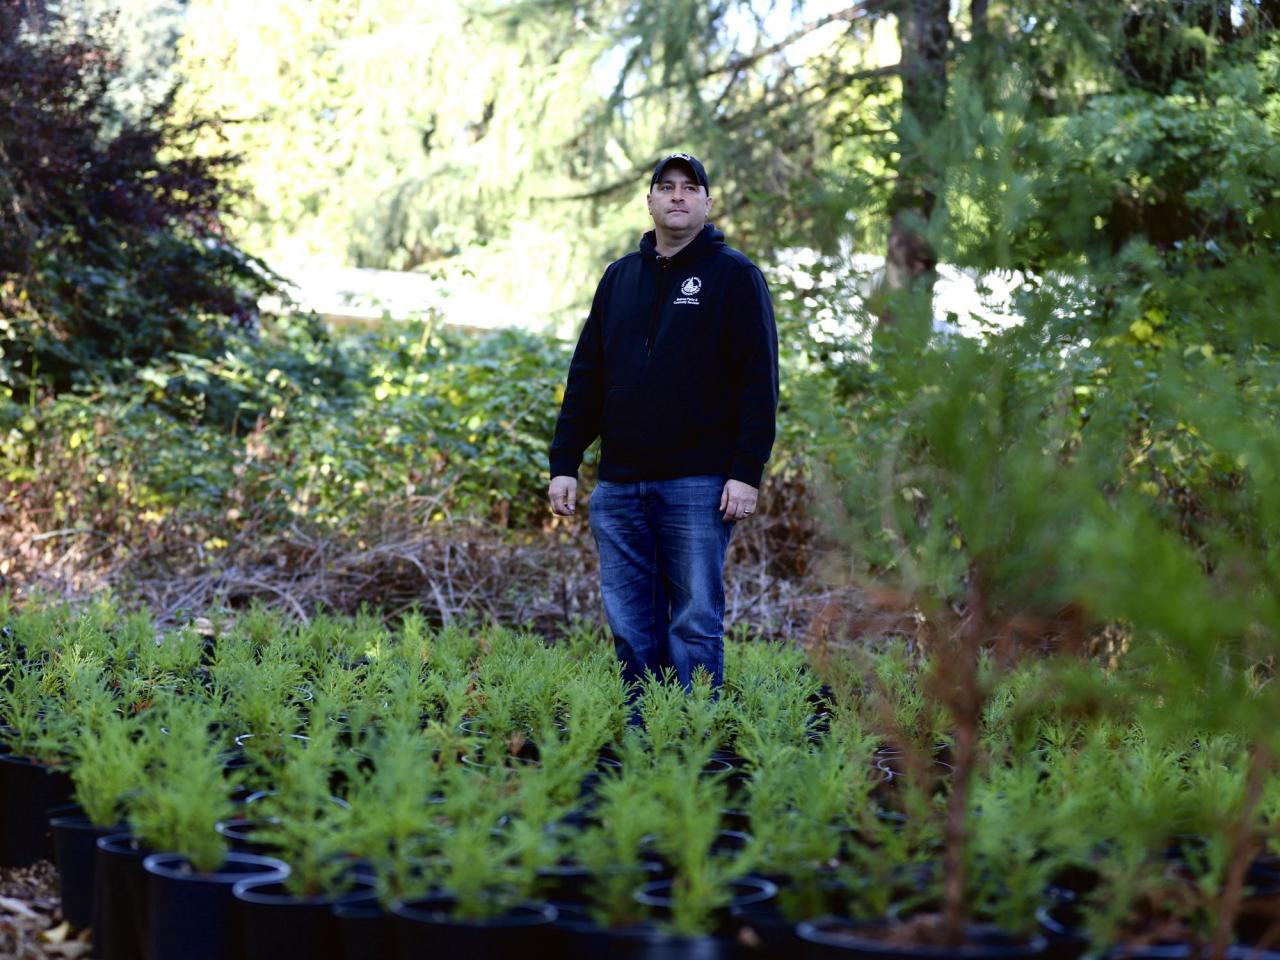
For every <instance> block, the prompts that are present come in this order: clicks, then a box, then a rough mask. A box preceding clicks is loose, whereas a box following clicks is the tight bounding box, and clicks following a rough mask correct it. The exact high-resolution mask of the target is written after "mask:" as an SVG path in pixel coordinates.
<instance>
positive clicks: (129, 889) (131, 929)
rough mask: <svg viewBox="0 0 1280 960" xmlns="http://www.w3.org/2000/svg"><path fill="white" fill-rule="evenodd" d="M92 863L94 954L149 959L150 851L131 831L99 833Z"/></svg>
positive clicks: (116, 959) (104, 958) (106, 958)
mask: <svg viewBox="0 0 1280 960" xmlns="http://www.w3.org/2000/svg"><path fill="white" fill-rule="evenodd" d="M95 847H96V853H95V857H94V865H93V908H92V912H91V915H90V916H91V922H90V926H92V927H93V947H94V955H95V956H97V957H99V958H101V960H148V957H149V956H150V954H149V953H148V952H147V925H148V918H149V914H148V912H147V883H146V877H147V875H146V874H145V873H143V871H142V861H143V859H144V858H145V857H146V856H147V854H148V853H150V851H149V850H146V849H145V848H143V847H142V846H140V845H139V844H138V842H137V841H136V840H135V839H134V838H133V835H132V834H128V833H113V834H108V835H107V836H105V837H99V838H98V841H97V843H96V844H95Z"/></svg>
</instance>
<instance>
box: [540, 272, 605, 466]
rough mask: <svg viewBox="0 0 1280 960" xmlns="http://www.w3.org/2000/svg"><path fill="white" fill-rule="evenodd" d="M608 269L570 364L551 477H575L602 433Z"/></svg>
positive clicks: (552, 458) (553, 454)
mask: <svg viewBox="0 0 1280 960" xmlns="http://www.w3.org/2000/svg"><path fill="white" fill-rule="evenodd" d="M608 280H609V273H608V272H607V271H606V272H605V275H604V277H603V278H601V280H600V285H599V286H598V287H596V295H595V297H594V299H593V300H592V302H591V312H590V313H589V314H588V315H587V322H586V324H584V325H583V327H582V333H581V334H580V335H579V336H578V345H577V347H576V348H575V349H574V351H573V360H572V361H571V362H570V363H569V377H568V380H567V382H566V383H565V389H564V401H563V402H562V403H561V404H560V417H559V419H557V420H556V432H555V437H554V438H553V439H552V441H551V456H550V461H551V476H552V477H576V476H577V475H578V465H579V464H581V463H582V454H583V452H584V451H585V450H586V449H587V447H589V446H591V443H592V441H593V440H595V438H596V437H597V436H599V435H600V421H601V418H602V417H603V415H604V331H603V318H602V316H601V314H602V311H603V309H604V303H605V292H604V290H605V285H606V284H607V283H608Z"/></svg>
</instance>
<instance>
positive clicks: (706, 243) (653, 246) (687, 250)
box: [640, 223, 724, 263]
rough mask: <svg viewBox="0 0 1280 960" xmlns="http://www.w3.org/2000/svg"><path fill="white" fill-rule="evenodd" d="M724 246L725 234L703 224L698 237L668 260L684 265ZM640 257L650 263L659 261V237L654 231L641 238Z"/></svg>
mask: <svg viewBox="0 0 1280 960" xmlns="http://www.w3.org/2000/svg"><path fill="white" fill-rule="evenodd" d="M723 246H724V233H723V232H722V231H720V230H717V229H716V227H715V225H714V224H710V223H706V224H703V226H702V230H701V231H700V232H699V233H698V234H697V236H695V237H694V238H693V239H692V240H690V241H689V242H688V243H686V244H685V245H684V246H683V247H681V248H680V249H679V250H677V251H676V252H675V254H674V255H673V256H670V257H667V260H669V261H670V262H671V263H684V262H685V261H687V260H696V259H698V258H699V257H702V256H705V255H706V254H708V253H711V252H713V251H715V250H719V249H720V248H721V247H723ZM640 255H641V256H642V257H644V258H645V259H646V260H650V261H656V260H658V259H659V254H658V237H657V234H656V233H655V232H654V231H652V230H650V231H649V232H648V233H646V234H645V235H644V236H643V237H641V238H640Z"/></svg>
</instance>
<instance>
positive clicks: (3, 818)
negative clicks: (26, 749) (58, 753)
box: [0, 753, 75, 867]
mask: <svg viewBox="0 0 1280 960" xmlns="http://www.w3.org/2000/svg"><path fill="white" fill-rule="evenodd" d="M74 790H75V787H74V785H73V784H72V782H71V777H70V775H68V773H67V771H66V770H64V769H63V768H61V767H51V766H48V765H46V764H43V763H37V762H36V761H35V760H28V759H27V758H25V757H15V756H13V755H12V754H8V753H4V754H0V867H25V866H27V865H28V864H32V863H35V862H36V861H37V860H52V859H53V856H54V851H53V833H52V832H51V831H50V829H49V811H50V810H52V809H53V808H54V807H63V806H66V805H67V804H68V803H70V802H71V795H72V793H73V792H74Z"/></svg>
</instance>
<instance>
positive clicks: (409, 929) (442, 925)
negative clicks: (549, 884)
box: [391, 896, 556, 960]
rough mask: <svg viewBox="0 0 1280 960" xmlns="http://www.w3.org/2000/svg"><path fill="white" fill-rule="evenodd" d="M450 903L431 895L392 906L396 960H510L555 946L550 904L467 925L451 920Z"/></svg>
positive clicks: (553, 913)
mask: <svg viewBox="0 0 1280 960" xmlns="http://www.w3.org/2000/svg"><path fill="white" fill-rule="evenodd" d="M454 903H455V901H454V899H453V898H452V897H447V896H436V897H424V898H423V899H420V900H411V901H397V902H396V903H395V904H393V905H392V907H391V912H392V913H393V914H394V915H395V927H396V945H397V952H396V954H395V956H396V957H397V958H398V960H438V958H440V957H460V958H465V960H510V958H512V957H522V956H530V957H536V956H542V955H549V954H550V953H551V951H552V950H553V948H554V946H555V930H554V928H553V926H552V924H554V923H555V920H556V910H555V908H554V907H552V906H550V905H549V904H538V903H526V904H520V905H518V906H516V907H514V908H512V909H511V910H510V911H508V912H507V913H505V914H503V915H502V916H500V917H494V918H493V919H491V920H479V921H472V920H458V919H455V918H454V916H453V906H454Z"/></svg>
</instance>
